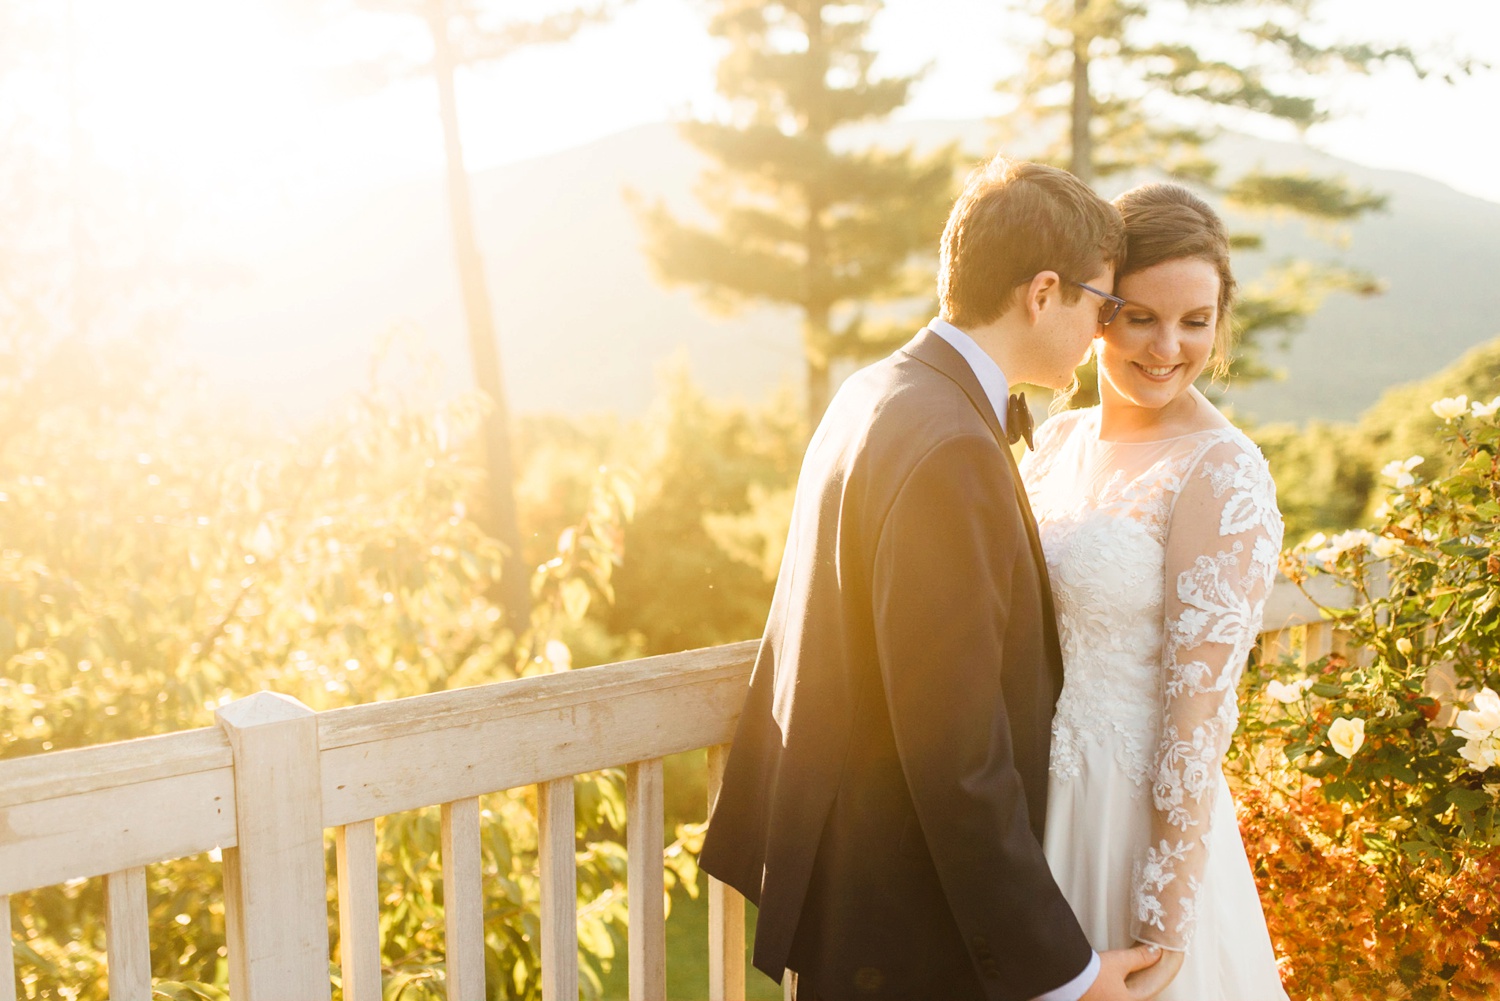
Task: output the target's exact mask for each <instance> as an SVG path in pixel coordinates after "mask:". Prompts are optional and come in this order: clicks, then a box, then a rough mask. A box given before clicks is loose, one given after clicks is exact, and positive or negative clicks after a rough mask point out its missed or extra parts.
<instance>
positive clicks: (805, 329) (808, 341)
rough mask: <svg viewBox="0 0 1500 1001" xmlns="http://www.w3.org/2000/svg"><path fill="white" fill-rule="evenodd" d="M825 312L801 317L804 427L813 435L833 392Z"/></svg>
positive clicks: (826, 313) (826, 314) (826, 315)
mask: <svg viewBox="0 0 1500 1001" xmlns="http://www.w3.org/2000/svg"><path fill="white" fill-rule="evenodd" d="M828 341H829V332H828V311H827V310H824V311H823V312H822V316H821V317H819V316H816V315H814V314H813V313H812V312H808V313H807V314H806V315H805V316H804V317H803V320H802V355H803V357H804V359H805V364H806V366H807V430H808V434H809V435H810V434H812V432H813V430H814V429H815V428H817V426H818V422H819V421H821V420H822V419H823V411H825V410H827V409H828V401H829V399H830V398H831V397H832V395H833V386H832V379H831V378H830V376H829V374H828V367H829V366H828V363H829V357H828V354H829V352H828Z"/></svg>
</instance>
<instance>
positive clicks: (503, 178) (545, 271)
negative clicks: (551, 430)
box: [182, 121, 1500, 421]
mask: <svg viewBox="0 0 1500 1001" xmlns="http://www.w3.org/2000/svg"><path fill="white" fill-rule="evenodd" d="M990 129H991V127H990V126H989V125H987V124H986V123H984V122H980V121H947V122H941V121H922V122H895V123H886V124H883V125H880V126H876V127H870V128H867V129H864V130H859V131H853V132H851V136H850V137H849V139H848V140H847V141H850V142H852V143H859V142H862V141H879V142H880V144H883V145H886V146H904V145H906V144H908V143H910V142H916V143H918V144H919V145H935V144H938V143H941V142H946V141H960V142H962V143H963V144H964V148H965V149H971V150H977V149H982V148H983V143H984V142H985V137H986V136H987V135H988V134H989V132H990ZM1216 152H1217V153H1219V154H1220V155H1222V157H1223V158H1224V159H1225V160H1226V161H1227V162H1228V163H1229V164H1230V165H1231V170H1230V171H1229V172H1230V173H1231V174H1233V173H1238V172H1239V171H1240V170H1242V169H1244V168H1246V167H1248V166H1250V165H1251V164H1260V165H1264V166H1266V167H1268V168H1270V169H1311V170H1315V171H1317V172H1334V173H1342V174H1344V175H1345V176H1348V177H1349V178H1350V179H1351V180H1353V181H1354V182H1355V183H1357V184H1362V185H1365V186H1369V187H1374V188H1377V189H1378V190H1382V191H1387V192H1389V194H1390V196H1391V200H1390V207H1389V211H1387V212H1386V213H1383V214H1377V215H1375V216H1373V217H1371V218H1369V219H1366V220H1362V221H1360V222H1358V223H1355V224H1354V225H1352V226H1350V227H1349V231H1350V240H1349V245H1348V249H1347V251H1345V252H1342V253H1337V252H1334V251H1332V250H1330V249H1329V248H1327V247H1326V246H1325V245H1324V244H1323V243H1321V242H1319V241H1318V240H1316V239H1314V238H1313V237H1312V236H1311V235H1309V233H1308V232H1307V230H1306V228H1305V227H1304V226H1303V224H1301V223H1300V222H1297V221H1294V220H1289V219H1279V220H1270V221H1269V222H1263V221H1256V220H1246V219H1244V218H1241V217H1237V216H1235V215H1234V214H1233V213H1228V216H1229V218H1230V222H1231V225H1232V227H1234V228H1242V227H1244V226H1247V225H1254V226H1257V227H1258V228H1261V229H1263V230H1264V231H1265V233H1266V250H1265V251H1263V252H1260V253H1257V254H1242V255H1237V257H1236V270H1237V273H1238V274H1239V276H1240V278H1241V280H1242V282H1252V281H1254V280H1255V277H1256V274H1257V273H1258V272H1259V270H1260V269H1261V268H1262V267H1263V266H1264V265H1265V263H1267V262H1268V261H1270V260H1274V259H1277V258H1280V257H1284V256H1291V255H1299V256H1300V255H1303V254H1311V255H1313V256H1316V257H1318V258H1320V259H1325V260H1330V259H1341V260H1342V261H1343V262H1344V263H1347V264H1350V265H1352V266H1355V267H1361V268H1365V269H1367V270H1370V271H1372V272H1374V273H1375V274H1377V275H1380V276H1382V277H1383V278H1384V280H1385V281H1386V282H1387V292H1386V294H1385V295H1384V296H1382V297H1379V298H1376V299H1357V298H1352V297H1347V296H1341V297H1334V298H1332V299H1330V300H1329V302H1328V304H1327V305H1326V306H1325V307H1324V309H1323V310H1322V311H1320V313H1319V314H1318V315H1317V316H1316V317H1314V318H1313V319H1312V320H1311V321H1310V322H1309V324H1308V325H1307V328H1306V330H1305V331H1303V332H1302V333H1299V334H1297V335H1296V336H1295V337H1294V338H1292V340H1291V341H1290V344H1289V346H1288V347H1287V348H1286V349H1285V350H1272V351H1269V352H1268V353H1267V360H1268V361H1269V362H1270V363H1271V364H1272V365H1273V366H1284V367H1286V368H1287V369H1288V371H1289V376H1288V378H1287V379H1286V380H1284V381H1281V382H1267V383H1258V384H1250V385H1246V386H1243V387H1231V389H1230V392H1229V394H1228V397H1227V399H1228V401H1229V402H1230V403H1231V404H1232V405H1233V406H1235V408H1236V409H1237V411H1239V412H1241V413H1243V414H1246V415H1248V416H1250V417H1251V418H1254V419H1258V420H1294V421H1302V420H1307V419H1310V418H1320V419H1352V418H1353V417H1355V416H1356V415H1357V414H1358V413H1359V412H1360V411H1361V410H1363V409H1364V408H1365V407H1366V406H1368V405H1369V404H1371V403H1373V402H1374V400H1375V399H1376V398H1378V396H1379V395H1380V392H1381V391H1382V390H1383V389H1385V388H1386V387H1388V386H1390V385H1393V384H1395V383H1397V382H1404V381H1408V380H1410V379H1413V378H1417V377H1420V376H1422V375H1426V374H1429V373H1431V372H1435V371H1437V370H1438V369H1440V368H1442V367H1443V366H1444V365H1446V364H1448V363H1449V362H1451V361H1452V360H1454V359H1455V358H1457V357H1458V356H1459V355H1461V354H1462V353H1463V352H1464V351H1465V350H1467V349H1468V348H1470V347H1472V346H1473V345H1474V344H1477V343H1480V342H1481V341H1484V340H1487V339H1489V338H1490V337H1492V336H1494V335H1495V334H1496V333H1497V332H1500V319H1497V318H1495V316H1494V311H1495V310H1494V299H1493V296H1491V295H1488V292H1489V282H1490V281H1491V279H1490V278H1489V275H1488V269H1487V267H1486V265H1487V263H1488V262H1491V261H1496V260H1500V204H1496V203H1493V202H1487V201H1484V200H1483V199H1478V198H1474V197H1472V196H1469V195H1465V194H1462V193H1460V192H1457V191H1455V190H1454V189H1452V188H1449V187H1447V186H1446V185H1443V184H1441V183H1440V182H1437V181H1433V180H1431V179H1428V178H1423V177H1420V176H1418V175H1412V174H1407V173H1403V172H1398V171H1382V170H1375V169H1372V168H1366V167H1362V166H1359V165H1357V164H1352V163H1348V162H1345V161H1340V160H1337V159H1336V158H1333V157H1331V156H1328V155H1327V154H1323V153H1319V152H1318V151H1315V150H1311V149H1310V148H1307V147H1302V146H1297V145H1295V144H1286V143H1276V142H1271V141H1267V140H1260V139H1251V138H1248V137H1239V136H1234V137H1228V138H1226V139H1224V140H1221V142H1220V144H1219V148H1218V149H1217V150H1216ZM976 159H977V157H976ZM703 164H704V161H703V159H702V157H701V156H700V155H699V154H698V153H697V152H696V151H695V150H693V149H692V148H691V147H689V146H688V145H687V144H686V143H685V142H684V141H683V140H682V139H681V137H680V136H679V135H678V133H677V130H676V128H675V127H674V126H672V125H668V124H656V125H645V126H638V127H636V128H633V129H629V130H626V131H624V132H620V133H616V134H614V135H611V136H606V137H603V138H601V139H599V140H596V141H594V142H591V143H588V144H585V145H583V146H579V147H575V148H573V149H570V150H565V151H561V152H558V153H553V154H549V155H547V156H543V157H538V158H535V159H532V160H527V161H522V162H519V163H516V164H511V165H507V166H503V167H497V168H491V169H488V170H483V171H479V172H476V173H475V174H474V175H473V191H474V206H475V215H476V223H477V227H478V231H479V239H480V244H481V247H482V249H483V253H484V257H485V265H486V271H487V273H488V275H489V278H490V282H491V294H492V298H493V300H494V302H495V310H496V318H497V327H498V329H499V336H500V340H501V357H502V360H503V364H504V366H505V374H506V380H507V388H508V391H509V392H510V394H511V399H512V405H513V407H514V408H515V409H516V410H518V411H521V412H564V413H585V412H601V411H613V412H617V413H621V414H625V415H631V414H636V413H639V412H641V411H642V410H644V408H645V407H646V405H647V404H648V403H649V401H650V400H651V398H652V397H653V395H654V393H655V389H656V378H655V370H656V369H657V367H658V366H660V365H661V364H662V363H663V362H665V361H667V360H669V359H672V358H682V359H684V360H685V362H686V364H687V365H688V366H689V368H690V369H691V371H692V372H693V374H694V377H695V378H696V379H697V380H698V381H699V382H700V383H701V384H702V385H703V387H704V389H705V391H707V392H708V393H709V394H710V395H712V396H714V397H720V398H739V399H753V400H760V399H764V398H766V397H767V395H768V394H769V393H771V392H772V391H773V390H774V389H775V388H776V387H778V386H780V385H783V384H786V383H789V382H792V383H795V382H797V381H799V380H800V377H801V368H800V365H801V358H800V350H799V347H798V320H797V315H796V313H795V311H793V310H791V309H785V308H772V307H757V308H752V309H748V310H745V311H743V312H741V313H738V314H734V315H729V316H723V315H718V314H715V313H712V312H710V311H709V310H708V309H707V308H705V307H704V306H703V305H701V304H700V303H699V302H698V301H697V299H696V298H695V296H694V295H693V293H692V292H691V291H689V290H686V289H669V288H662V287H661V286H660V285H658V284H657V283H656V281H655V280H654V278H653V277H652V275H651V272H650V267H649V264H648V262H647V260H646V259H645V256H644V253H643V250H642V237H641V234H640V231H639V229H638V227H637V225H636V221H635V219H634V217H633V215H632V213H631V211H630V209H629V207H628V206H627V204H626V199H625V197H624V192H625V191H627V190H633V191H636V192H638V193H639V194H640V196H641V197H643V198H645V199H647V200H655V199H658V198H659V199H662V200H664V201H666V203H667V204H668V205H669V206H671V207H672V208H673V210H674V211H677V212H679V213H683V214H688V215H700V216H701V215H702V212H703V210H702V208H701V206H699V205H697V203H696V201H695V200H694V197H693V192H694V191H695V189H696V188H697V186H698V177H699V173H700V171H701V169H702V166H703ZM1126 183H1128V182H1127V180H1126V179H1121V180H1120V181H1119V182H1118V185H1120V186H1123V185H1125V184H1126ZM1105 193H1106V194H1111V193H1113V191H1112V190H1108V191H1106V192H1105ZM937 235H938V234H934V238H933V245H934V249H935V248H936V243H937ZM245 263H246V265H247V268H248V270H249V272H250V274H251V275H252V277H251V279H250V280H249V281H247V282H246V283H245V284H243V285H240V286H237V287H232V288H223V289H218V290H215V291H212V292H207V293H204V294H202V295H200V296H199V297H198V299H197V300H196V301H195V303H194V304H193V307H192V308H191V310H190V311H189V313H188V315H187V316H186V317H185V321H184V327H183V336H182V340H183V344H184V347H185V349H186V351H187V353H188V355H189V356H190V357H191V358H193V359H195V360H196V361H197V362H198V363H199V364H200V365H201V366H202V367H203V368H204V370H205V371H206V372H207V373H208V374H209V376H210V377H211V378H212V379H213V380H214V381H215V382H216V383H218V384H220V385H222V386H223V387H224V388H225V391H226V392H230V393H235V394H239V395H240V396H242V397H243V398H245V399H247V400H249V401H251V402H253V404H254V405H257V406H263V407H267V408H269V409H272V410H280V411H282V412H286V413H297V412H305V411H307V410H310V409H312V410H316V409H320V408H322V407H324V406H327V405H330V404H332V403H333V402H335V401H336V400H337V399H338V398H339V397H340V396H341V395H343V394H344V393H347V392H348V391H349V390H351V389H353V388H355V387H356V386H357V385H359V384H360V383H361V381H362V380H363V378H364V372H365V371H366V369H367V363H368V358H369V357H370V354H371V352H372V351H373V349H374V346H375V344H376V343H377V342H378V341H379V340H380V339H381V337H382V335H383V334H384V333H385V331H387V330H388V329H389V328H391V327H393V326H404V327H407V328H409V329H413V330H419V331H421V332H422V333H421V339H422V342H423V343H424V344H425V345H426V346H427V347H428V348H430V350H431V351H432V352H433V354H434V355H435V356H436V357H437V358H438V359H439V361H440V363H441V365H442V368H443V370H444V373H445V376H444V379H445V381H444V387H445V390H446V391H459V390H462V389H465V388H467V385H468V378H467V373H468V363H467V352H466V349H465V346H464V336H465V334H464V326H463V317H462V312H461V305H460V301H459V297H458V289H457V280H456V278H455V277H454V274H453V265H452V251H451V246H450V242H449V236H448V227H447V215H446V203H445V199H444V194H443V190H442V187H441V181H440V180H439V179H437V178H433V179H430V180H421V181H414V182H409V183H406V184H403V185H399V186H395V187H392V188H388V189H385V190H382V191H380V192H378V193H375V194H372V195H368V196H364V197H360V198H355V199H349V200H345V201H343V202H339V203H330V204H329V205H327V206H325V207H324V208H323V209H322V210H321V211H318V212H311V213H304V214H303V215H301V216H299V217H298V218H297V219H296V220H295V221H293V222H290V223H288V225H287V229H286V232H285V233H282V234H280V238H279V239H277V240H274V241H272V242H271V243H270V245H268V246H265V247H263V248H261V249H260V250H259V251H258V252H257V253H256V255H255V257H254V258H253V259H251V260H249V261H247V262H245ZM921 319H925V317H924V318H920V319H918V318H914V322H915V323H920V322H921ZM1355 348H1358V350H1356V349H1355Z"/></svg>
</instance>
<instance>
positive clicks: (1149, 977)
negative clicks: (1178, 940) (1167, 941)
mask: <svg viewBox="0 0 1500 1001" xmlns="http://www.w3.org/2000/svg"><path fill="white" fill-rule="evenodd" d="M1182 958H1183V954H1182V953H1180V952H1171V951H1169V950H1167V949H1163V950H1162V952H1161V959H1160V960H1158V961H1157V962H1156V963H1154V964H1153V965H1151V966H1148V967H1146V968H1145V969H1144V970H1137V971H1136V972H1135V973H1132V974H1131V975H1130V976H1128V977H1126V978H1125V986H1126V988H1127V989H1128V990H1129V991H1130V996H1131V997H1132V998H1134V999H1135V1001H1150V999H1151V998H1154V997H1156V995H1158V994H1160V993H1161V992H1162V991H1164V990H1166V989H1167V985H1168V984H1170V983H1171V982H1172V978H1173V977H1175V976H1177V971H1178V970H1180V969H1182Z"/></svg>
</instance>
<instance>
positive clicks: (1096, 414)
mask: <svg viewBox="0 0 1500 1001" xmlns="http://www.w3.org/2000/svg"><path fill="white" fill-rule="evenodd" d="M1091 410H1092V413H1091V414H1090V415H1089V416H1090V418H1091V423H1092V424H1093V429H1092V430H1093V432H1094V433H1093V439H1094V441H1096V442H1098V443H1099V444H1100V445H1165V444H1166V443H1168V442H1172V441H1181V440H1182V439H1184V438H1195V437H1197V436H1198V435H1203V434H1223V433H1224V432H1226V431H1234V430H1237V429H1236V428H1235V426H1234V425H1233V424H1225V425H1224V426H1222V427H1216V428H1199V429H1198V430H1197V431H1184V432H1183V433H1182V434H1174V435H1168V436H1167V437H1165V438H1143V439H1141V440H1140V441H1120V440H1118V439H1116V438H1105V437H1102V434H1101V431H1100V428H1101V426H1102V424H1103V421H1104V411H1103V409H1102V408H1100V407H1098V406H1094V407H1092V408H1091Z"/></svg>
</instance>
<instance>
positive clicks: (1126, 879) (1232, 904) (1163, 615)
mask: <svg viewBox="0 0 1500 1001" xmlns="http://www.w3.org/2000/svg"><path fill="white" fill-rule="evenodd" d="M1021 469H1022V475H1023V477H1024V479H1025V482H1026V487H1027V491H1028V493H1029V495H1030V498H1031V504H1032V508H1033V510H1034V512H1035V514H1036V516H1037V522H1038V525H1039V526H1040V528H1041V537H1042V546H1043V548H1044V550H1045V552H1046V556H1047V567H1048V571H1049V573H1050V574H1051V577H1052V590H1053V593H1054V595H1055V597H1056V605H1057V618H1058V631H1059V635H1060V638H1061V640H1062V651H1063V665H1064V683H1063V690H1062V695H1061V697H1060V698H1059V699H1058V703H1057V715H1056V717H1055V719H1054V722H1053V724H1052V758H1051V769H1050V774H1049V776H1048V800H1047V828H1046V839H1045V846H1044V847H1045V849H1046V854H1047V862H1048V864H1049V865H1050V866H1051V867H1052V872H1053V874H1054V876H1055V877H1056V878H1057V882H1058V885H1059V886H1060V887H1061V888H1062V891H1063V894H1064V895H1065V896H1066V897H1067V899H1068V902H1069V904H1071V905H1072V907H1073V910H1074V912H1075V913H1076V914H1077V915H1078V920H1079V922H1080V924H1081V925H1082V926H1083V931H1084V933H1085V934H1086V935H1087V936H1088V939H1089V941H1090V943H1091V944H1092V945H1093V946H1094V948H1096V949H1098V950H1101V951H1103V950H1106V949H1117V948H1122V947H1125V946H1129V945H1131V944H1132V943H1133V942H1135V941H1137V940H1140V941H1146V942H1154V943H1156V944H1157V945H1160V946H1162V947H1163V948H1165V949H1171V950H1177V951H1184V952H1185V953H1186V955H1185V956H1184V960H1183V966H1182V970H1181V972H1180V973H1179V974H1178V975H1177V977H1176V979H1174V980H1173V981H1172V983H1171V985H1170V986H1169V987H1168V988H1167V989H1166V991H1165V992H1164V993H1163V994H1161V995H1160V998H1161V999H1162V1001H1285V999H1286V997H1287V995H1286V992H1285V991H1284V990H1283V989H1282V987H1281V978H1280V976H1279V975H1278V973H1277V970H1276V957H1275V954H1274V953H1273V951H1272V948H1271V940H1270V936H1269V935H1268V934H1267V932H1266V922H1265V917H1264V915H1263V914H1262V911H1261V907H1260V900H1259V897H1258V896H1257V894H1256V889H1255V882H1254V879H1253V877H1252V875H1251V872H1250V865H1249V862H1248V861H1247V860H1246V858H1245V848H1244V844H1243V842H1242V841H1241V840H1240V833H1239V825H1238V823H1237V822H1236V819H1235V812H1234V804H1233V802H1232V800H1231V798H1230V792H1229V788H1228V786H1227V785H1226V783H1225V781H1224V775H1223V772H1222V771H1221V770H1220V762H1221V760H1222V758H1223V755H1224V751H1225V749H1226V748H1227V747H1228V746H1229V740H1230V737H1231V736H1232V735H1233V733H1234V730H1235V727H1236V725H1237V724H1238V721H1239V712H1238V706H1237V697H1236V685H1237V683H1238V681H1239V678H1240V674H1241V672H1242V671H1243V668H1244V665H1245V660H1246V657H1247V656H1248V655H1249V653H1250V650H1251V647H1252V646H1253V645H1254V643H1255V638H1256V634H1257V633H1258V632H1259V630H1260V621H1261V611H1262V607H1263V606H1264V603H1265V599H1266V594H1267V592H1268V591H1269V590H1270V585H1271V581H1272V579H1273V577H1274V575H1275V572H1276V563H1277V555H1278V553H1279V552H1280V549H1281V515H1280V513H1279V512H1278V511H1277V508H1276V492H1275V485H1274V484H1273V483H1272V481H1271V474H1270V471H1269V470H1268V469H1267V468H1266V463H1265V460H1264V459H1263V458H1262V457H1261V454H1260V452H1259V450H1258V449H1257V448H1256V447H1255V445H1254V444H1253V443H1252V442H1251V441H1250V440H1249V439H1248V438H1247V437H1245V435H1244V434H1243V433H1241V432H1240V431H1238V430H1236V429H1234V428H1222V429H1213V430H1207V431H1200V432H1195V433H1192V434H1186V435H1181V436H1178V437H1174V438H1169V439H1165V440H1162V441H1152V442H1111V441H1101V440H1100V438H1099V410H1098V408H1097V407H1096V408H1094V409H1091V410H1079V411H1072V412H1069V413H1065V414H1060V415H1058V416H1056V417H1053V418H1052V419H1051V420H1048V421H1047V422H1046V423H1045V424H1043V425H1042V427H1041V428H1039V429H1038V435H1037V443H1036V451H1035V452H1033V453H1031V454H1029V455H1027V456H1026V458H1025V460H1024V461H1023V462H1022V466H1021Z"/></svg>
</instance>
